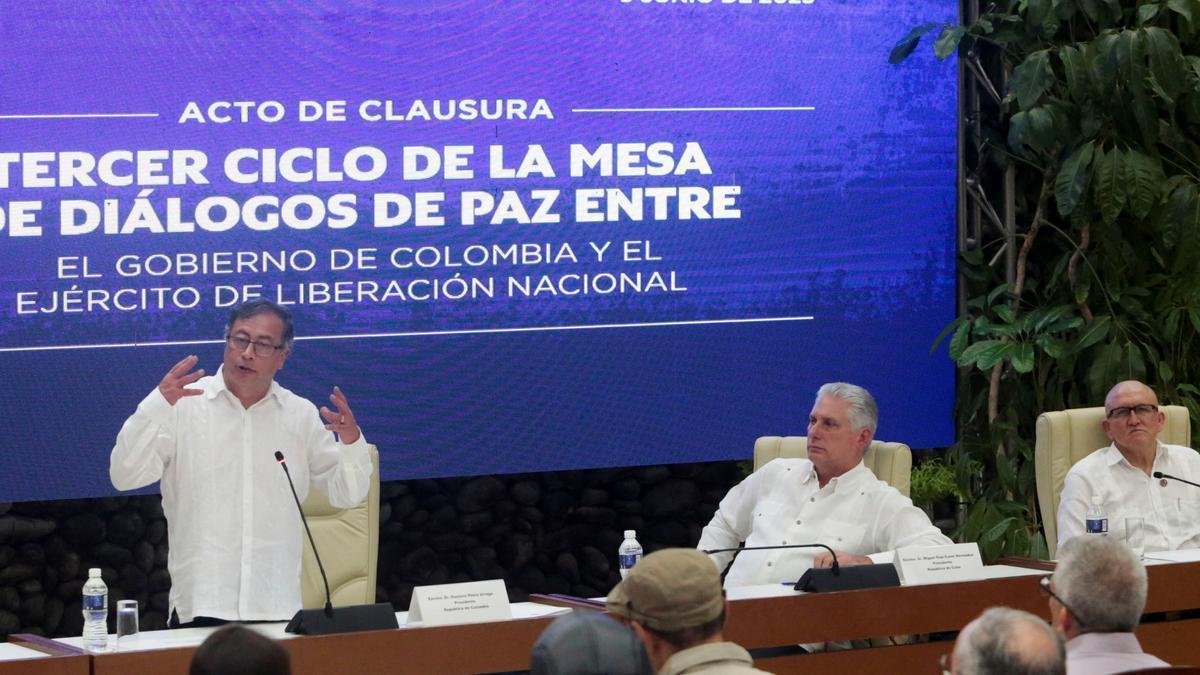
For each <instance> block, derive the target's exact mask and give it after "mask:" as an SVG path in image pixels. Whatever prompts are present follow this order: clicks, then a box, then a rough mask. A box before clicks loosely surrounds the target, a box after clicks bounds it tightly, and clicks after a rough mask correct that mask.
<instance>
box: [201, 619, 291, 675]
mask: <svg viewBox="0 0 1200 675" xmlns="http://www.w3.org/2000/svg"><path fill="white" fill-rule="evenodd" d="M291 672H292V662H291V659H290V658H289V657H288V653H287V652H286V651H284V649H283V647H281V646H279V644H278V643H277V642H275V641H274V640H272V639H271V638H269V637H267V636H265V635H263V634H261V633H258V632H257V631H254V630H251V629H249V628H246V627H245V626H241V625H239V624H230V625H228V626H223V627H221V628H220V629H218V630H217V631H216V632H215V633H213V634H212V635H209V636H208V639H206V640H205V641H204V642H203V643H202V644H201V645H200V646H199V647H198V648H197V649H196V653H195V654H193V655H192V665H191V667H190V668H189V669H188V675H290V673H291Z"/></svg>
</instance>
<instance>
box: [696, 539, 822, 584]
mask: <svg viewBox="0 0 1200 675" xmlns="http://www.w3.org/2000/svg"><path fill="white" fill-rule="evenodd" d="M778 548H823V549H825V550H826V551H829V555H831V556H833V564H831V565H830V566H829V569H830V570H831V571H832V573H833V574H834V575H838V574H841V568H840V567H839V566H838V559H837V554H836V553H834V552H833V549H831V548H829V547H828V546H826V545H825V544H785V545H782V546H739V547H737V548H710V549H707V550H704V549H701V553H706V554H708V555H712V554H714V553H729V552H730V551H733V557H732V558H730V559H729V564H728V565H726V566H725V569H723V570H721V576H722V577H723V576H725V573H726V572H728V571H729V568H730V567H733V561H734V560H737V557H738V554H739V553H741V552H742V551H771V550H774V549H778Z"/></svg>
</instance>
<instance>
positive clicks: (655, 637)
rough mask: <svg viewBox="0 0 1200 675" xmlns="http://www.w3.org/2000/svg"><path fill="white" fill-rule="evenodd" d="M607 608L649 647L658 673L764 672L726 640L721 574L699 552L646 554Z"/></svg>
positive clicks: (731, 674) (672, 550) (614, 591)
mask: <svg viewBox="0 0 1200 675" xmlns="http://www.w3.org/2000/svg"><path fill="white" fill-rule="evenodd" d="M607 605H608V611H609V612H611V613H612V614H614V615H616V616H618V617H620V618H622V619H624V620H625V621H628V622H629V625H630V626H632V627H633V631H634V632H635V633H637V635H638V637H640V638H641V639H642V642H644V643H645V644H646V651H647V652H648V653H649V654H650V662H651V663H652V664H654V667H655V669H656V670H657V671H658V675H680V674H681V673H688V674H689V675H691V674H693V673H709V674H715V673H720V674H728V675H743V674H747V673H763V672H765V671H762V670H758V669H756V668H755V667H754V661H753V659H751V658H750V653H749V652H747V651H746V650H745V649H743V648H741V647H740V646H738V645H736V644H734V643H732V642H726V641H725V636H724V628H725V610H726V608H727V604H726V602H725V595H724V593H723V592H722V590H721V575H720V573H718V571H717V569H716V568H715V567H713V564H712V562H710V561H709V559H708V556H706V555H704V554H703V553H701V552H699V551H697V550H695V549H689V548H669V549H663V550H661V551H656V552H654V553H651V554H650V555H648V556H646V557H645V558H643V559H642V560H641V561H640V562H639V563H638V564H637V565H635V566H634V568H633V569H632V570H630V572H629V576H627V577H625V579H623V580H622V581H621V583H619V584H617V586H616V587H615V588H613V589H612V592H611V593H609V594H608V599H607Z"/></svg>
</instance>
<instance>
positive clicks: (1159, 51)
mask: <svg viewBox="0 0 1200 675" xmlns="http://www.w3.org/2000/svg"><path fill="white" fill-rule="evenodd" d="M1141 32H1142V33H1143V34H1144V35H1145V40H1144V42H1145V45H1146V55H1147V56H1148V57H1149V59H1150V71H1151V73H1153V75H1154V81H1155V82H1157V83H1158V85H1159V87H1161V89H1162V90H1163V92H1164V93H1165V94H1166V96H1167V98H1169V99H1172V100H1174V99H1175V98H1177V97H1178V96H1179V94H1181V93H1182V92H1183V91H1184V89H1185V87H1186V86H1187V79H1186V75H1185V70H1184V67H1183V53H1182V52H1181V51H1180V49H1179V41H1178V40H1176V39H1175V36H1174V35H1173V34H1172V33H1171V32H1170V31H1167V30H1164V29H1162V28H1157V27H1154V26H1151V27H1148V28H1143V29H1142V30H1141Z"/></svg>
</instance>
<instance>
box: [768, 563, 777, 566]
mask: <svg viewBox="0 0 1200 675" xmlns="http://www.w3.org/2000/svg"><path fill="white" fill-rule="evenodd" d="M773 564H775V563H767V567H770V566H771V565H773Z"/></svg>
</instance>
